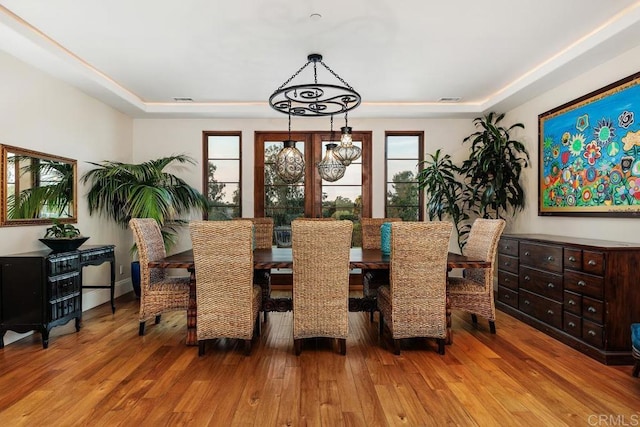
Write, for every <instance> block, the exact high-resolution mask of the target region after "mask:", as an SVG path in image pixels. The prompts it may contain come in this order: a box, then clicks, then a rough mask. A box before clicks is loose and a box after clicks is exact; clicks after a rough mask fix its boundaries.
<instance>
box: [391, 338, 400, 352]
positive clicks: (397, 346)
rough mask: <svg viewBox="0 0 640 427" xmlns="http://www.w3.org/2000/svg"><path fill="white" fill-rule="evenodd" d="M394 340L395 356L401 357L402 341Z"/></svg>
mask: <svg viewBox="0 0 640 427" xmlns="http://www.w3.org/2000/svg"><path fill="white" fill-rule="evenodd" d="M392 340H393V354H395V355H396V356H400V340H397V339H395V338H392Z"/></svg>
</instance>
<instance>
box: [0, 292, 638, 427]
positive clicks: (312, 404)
mask: <svg viewBox="0 0 640 427" xmlns="http://www.w3.org/2000/svg"><path fill="white" fill-rule="evenodd" d="M116 306H117V311H116V313H115V315H112V314H111V309H110V307H109V305H108V304H105V305H103V306H100V307H98V308H95V309H92V310H90V311H87V312H85V313H84V318H83V328H82V330H81V331H80V332H79V333H75V329H74V327H73V322H70V323H69V324H68V325H65V326H63V327H57V328H54V329H53V330H52V332H51V339H50V343H49V348H48V349H47V350H43V349H42V347H41V344H40V336H39V334H35V335H34V336H32V337H28V338H25V339H23V340H21V341H18V342H15V343H12V344H10V345H8V346H6V347H5V349H4V350H0V361H1V362H0V391H1V392H0V425H2V426H20V425H28V426H35V425H47V426H54V425H56V426H57V425H60V426H70V425H92V426H102V425H109V426H114V425H135V426H147V425H150V426H160V425H197V426H201V425H215V426H228V425H259V426H280V425H292V426H299V425H313V426H315V425H326V426H338V425H349V426H352V425H353V426H384V425H391V426H396V425H404V426H420V425H425V426H443V425H461V426H469V425H477V426H491V425H499V426H509V425H514V426H522V425H531V426H533V425H536V426H543V425H544V426H562V425H569V426H596V425H597V426H605V425H607V426H608V425H638V424H640V412H639V409H640V379H638V378H633V377H631V366H618V367H613V366H605V365H602V364H600V363H598V362H596V361H594V360H592V359H590V358H588V357H586V356H584V355H582V354H580V353H578V352H577V351H575V350H573V349H571V348H570V347H567V346H565V345H563V344H561V343H559V342H558V341H555V340H553V339H551V338H549V337H548V336H546V335H544V334H542V333H539V332H538V331H536V330H535V329H532V328H530V327H529V326H527V325H524V324H523V323H521V322H519V321H517V320H515V319H513V318H512V317H510V316H508V315H506V314H504V313H502V312H499V313H498V319H497V322H496V325H497V329H498V333H497V334H496V335H491V334H489V331H488V325H487V324H486V322H482V321H481V323H480V327H479V329H474V328H473V326H472V325H471V324H470V319H469V317H468V316H467V315H465V314H464V313H454V317H453V327H454V343H453V345H451V346H447V348H446V354H445V355H444V356H440V355H438V354H437V352H436V349H437V346H436V344H435V342H429V341H411V342H407V343H404V344H403V347H402V354H401V356H399V357H398V356H394V355H393V354H392V353H391V351H390V350H389V349H388V348H381V346H380V344H379V342H378V335H377V330H378V324H377V316H376V321H374V322H373V323H370V322H369V318H368V314H365V313H351V314H350V315H349V321H350V323H349V327H350V331H349V338H348V339H347V355H346V356H340V355H339V354H338V353H337V351H336V350H337V348H336V345H335V344H334V343H332V341H331V340H324V339H318V340H309V341H307V342H306V343H305V346H304V350H303V352H302V355H301V356H299V357H296V356H295V355H294V353H293V337H292V325H291V324H292V318H291V313H271V314H270V315H269V321H268V323H266V324H263V330H262V336H261V337H260V339H259V341H258V342H256V343H255V344H254V348H253V353H252V355H251V356H250V357H245V356H243V355H242V345H239V344H238V343H236V342H235V341H233V340H220V341H213V342H210V343H208V346H207V353H206V354H205V356H203V357H198V348H197V347H186V346H185V345H184V340H185V332H186V327H185V322H186V315H185V314H183V313H173V314H167V315H164V316H163V319H162V322H161V323H160V324H159V325H154V324H153V322H150V324H149V325H148V327H147V334H146V336H144V337H139V336H138V335H137V332H138V322H137V302H136V301H135V299H133V297H131V296H130V295H127V296H124V297H122V298H120V299H118V300H117V301H116ZM623 423H626V424H623Z"/></svg>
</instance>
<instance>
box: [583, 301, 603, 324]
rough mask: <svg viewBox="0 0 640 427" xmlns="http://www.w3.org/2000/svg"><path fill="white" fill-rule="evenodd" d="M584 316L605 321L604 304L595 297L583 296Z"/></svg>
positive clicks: (597, 320) (594, 320)
mask: <svg viewBox="0 0 640 427" xmlns="http://www.w3.org/2000/svg"><path fill="white" fill-rule="evenodd" d="M582 317H584V318H585V319H587V320H591V321H592V322H595V323H599V324H601V325H602V323H604V304H603V303H602V301H598V300H596V299H593V298H589V297H584V298H582Z"/></svg>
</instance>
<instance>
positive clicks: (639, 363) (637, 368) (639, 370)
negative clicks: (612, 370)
mask: <svg viewBox="0 0 640 427" xmlns="http://www.w3.org/2000/svg"><path fill="white" fill-rule="evenodd" d="M638 374H640V359H637V360H636V364H635V365H633V372H632V373H631V375H633V376H634V377H637V376H638Z"/></svg>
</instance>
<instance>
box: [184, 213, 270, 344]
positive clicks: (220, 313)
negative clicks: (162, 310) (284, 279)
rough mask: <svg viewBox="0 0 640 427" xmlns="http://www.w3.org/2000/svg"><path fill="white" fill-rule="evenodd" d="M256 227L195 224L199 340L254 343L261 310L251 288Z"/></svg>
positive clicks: (241, 223) (238, 223)
mask: <svg viewBox="0 0 640 427" xmlns="http://www.w3.org/2000/svg"><path fill="white" fill-rule="evenodd" d="M252 229H253V223H252V221H250V220H238V221H191V222H190V223H189V231H190V234H191V241H192V243H193V260H194V264H195V272H196V302H197V306H198V314H197V326H196V334H197V337H198V341H199V343H200V342H203V341H204V340H208V339H214V338H238V339H242V340H251V339H252V337H253V334H254V330H255V329H254V328H255V325H256V318H257V315H258V311H259V310H260V304H259V303H260V298H258V299H257V300H256V290H257V292H258V297H260V294H261V292H260V288H259V287H257V286H254V284H253V249H252Z"/></svg>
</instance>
